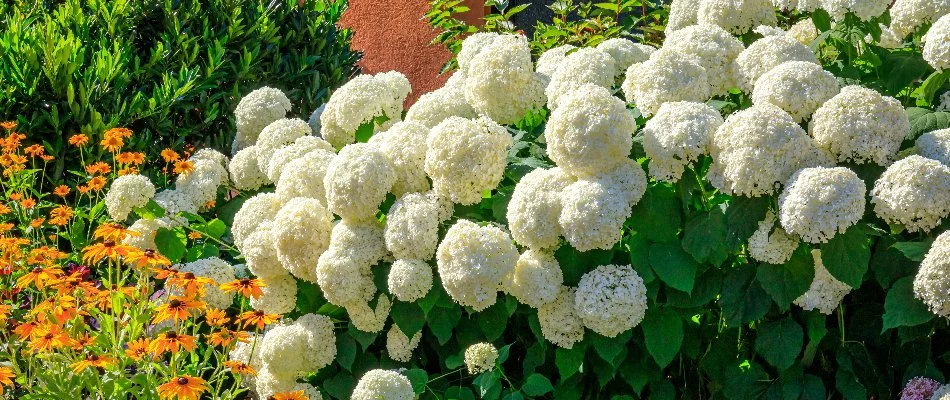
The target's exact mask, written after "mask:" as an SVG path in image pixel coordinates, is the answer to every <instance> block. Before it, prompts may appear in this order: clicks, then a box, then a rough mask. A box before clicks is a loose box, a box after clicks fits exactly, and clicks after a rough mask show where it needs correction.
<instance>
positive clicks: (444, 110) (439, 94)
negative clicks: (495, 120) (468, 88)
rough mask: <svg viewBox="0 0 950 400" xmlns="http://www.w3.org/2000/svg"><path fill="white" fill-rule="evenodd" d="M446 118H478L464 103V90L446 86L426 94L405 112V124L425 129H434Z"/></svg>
mask: <svg viewBox="0 0 950 400" xmlns="http://www.w3.org/2000/svg"><path fill="white" fill-rule="evenodd" d="M448 117H462V118H477V117H478V114H477V113H476V112H475V109H474V108H472V106H471V105H470V104H468V102H467V101H465V90H464V89H463V88H461V87H456V86H448V85H446V86H445V87H442V88H440V89H436V90H434V91H431V92H429V93H426V94H424V95H422V96H421V97H419V100H416V102H415V103H414V104H413V105H412V107H409V111H407V112H406V121H407V122H415V123H417V124H420V125H423V126H425V127H427V128H432V127H435V126H436V125H438V124H439V123H440V122H442V121H445V119H446V118H448Z"/></svg>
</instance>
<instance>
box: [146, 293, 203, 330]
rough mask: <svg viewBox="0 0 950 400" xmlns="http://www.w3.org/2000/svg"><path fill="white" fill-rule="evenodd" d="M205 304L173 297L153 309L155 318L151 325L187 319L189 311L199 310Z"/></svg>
mask: <svg viewBox="0 0 950 400" xmlns="http://www.w3.org/2000/svg"><path fill="white" fill-rule="evenodd" d="M204 307H205V303H204V302H201V301H197V300H191V299H188V298H185V297H181V296H173V297H171V298H170V299H169V300H168V301H167V302H165V303H164V304H162V305H160V306H158V307H156V308H155V314H156V315H155V318H154V319H152V323H153V324H157V323H159V322H162V321H167V320H170V319H174V320H175V321H176V322H177V321H181V320H185V319H188V317H189V316H190V311H191V309H193V308H194V309H201V308H204Z"/></svg>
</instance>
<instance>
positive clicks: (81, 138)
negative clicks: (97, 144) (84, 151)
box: [69, 133, 89, 147]
mask: <svg viewBox="0 0 950 400" xmlns="http://www.w3.org/2000/svg"><path fill="white" fill-rule="evenodd" d="M88 143H89V136H86V135H83V134H81V133H80V134H78V135H72V136H70V137H69V144H71V145H73V146H76V147H83V146H85V145H86V144H88Z"/></svg>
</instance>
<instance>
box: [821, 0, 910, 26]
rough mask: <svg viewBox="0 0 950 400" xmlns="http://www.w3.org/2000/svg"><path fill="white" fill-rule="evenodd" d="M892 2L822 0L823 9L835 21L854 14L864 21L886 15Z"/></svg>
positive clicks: (885, 0)
mask: <svg viewBox="0 0 950 400" xmlns="http://www.w3.org/2000/svg"><path fill="white" fill-rule="evenodd" d="M892 2H893V1H892V0H821V8H823V9H824V10H825V11H828V14H831V16H832V17H833V18H834V19H835V20H841V19H844V16H845V14H847V13H849V12H850V13H854V15H856V16H857V17H858V18H860V19H861V20H863V21H868V20H870V19H871V18H874V17H877V16H879V15H881V14H884V12H885V11H887V7H888V6H890V5H891V3H892Z"/></svg>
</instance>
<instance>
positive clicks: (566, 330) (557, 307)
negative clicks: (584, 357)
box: [538, 286, 584, 349]
mask: <svg viewBox="0 0 950 400" xmlns="http://www.w3.org/2000/svg"><path fill="white" fill-rule="evenodd" d="M576 296H577V289H575V288H572V287H568V286H564V287H562V288H561V293H560V294H558V295H557V298H556V299H554V301H552V302H550V303H548V304H545V305H543V306H541V307H540V308H538V322H540V325H541V334H542V335H543V336H544V338H545V339H547V341H549V342H551V343H554V344H555V345H556V346H558V347H561V348H565V349H572V348H574V345H575V344H577V343H579V342H580V341H581V340H584V323H583V322H581V319H580V317H579V316H578V315H577V312H576V311H575V310H574V304H575V303H574V299H575V297H576Z"/></svg>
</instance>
